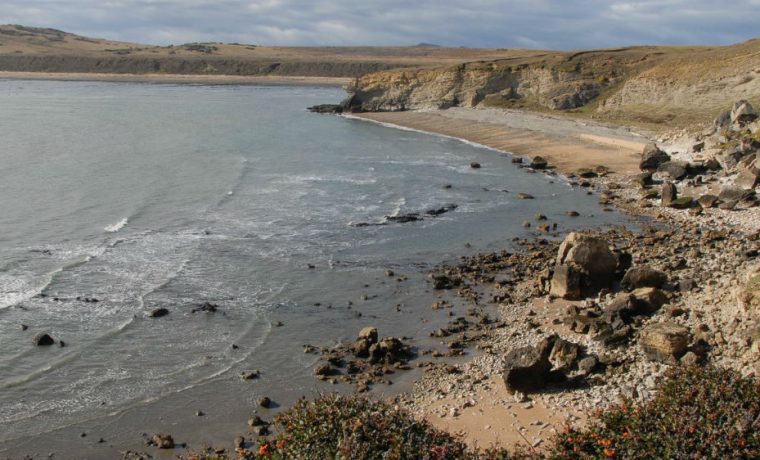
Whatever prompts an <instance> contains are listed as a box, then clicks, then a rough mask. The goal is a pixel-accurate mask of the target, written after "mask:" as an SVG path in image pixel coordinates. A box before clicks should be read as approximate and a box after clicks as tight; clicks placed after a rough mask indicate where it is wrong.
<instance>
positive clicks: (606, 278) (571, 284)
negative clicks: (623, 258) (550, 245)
mask: <svg viewBox="0 0 760 460" xmlns="http://www.w3.org/2000/svg"><path fill="white" fill-rule="evenodd" d="M617 264H618V261H617V258H616V257H615V255H614V254H613V253H612V251H611V250H610V247H609V245H608V244H607V242H606V241H605V240H603V239H602V238H599V237H596V236H591V235H584V234H582V233H576V232H573V233H570V234H569V235H567V237H566V238H565V240H564V241H563V242H562V244H561V245H560V247H559V252H558V254H557V260H556V265H555V267H554V274H553V276H552V281H551V288H550V294H551V295H553V296H555V297H562V298H565V299H578V298H580V296H582V295H584V294H592V295H593V294H595V293H596V292H598V290H599V289H601V288H604V287H608V286H609V285H610V284H611V282H612V281H613V279H614V277H615V271H616V268H617Z"/></svg>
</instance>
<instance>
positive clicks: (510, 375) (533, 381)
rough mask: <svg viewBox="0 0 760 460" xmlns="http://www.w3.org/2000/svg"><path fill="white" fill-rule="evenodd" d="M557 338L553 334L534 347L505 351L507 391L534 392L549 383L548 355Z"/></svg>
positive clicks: (549, 366) (549, 364)
mask: <svg viewBox="0 0 760 460" xmlns="http://www.w3.org/2000/svg"><path fill="white" fill-rule="evenodd" d="M557 338H558V337H557V336H556V335H553V336H551V337H548V338H545V339H544V340H542V341H541V342H540V343H539V344H538V345H537V346H535V347H531V346H527V347H521V348H517V349H515V350H512V351H510V352H509V353H507V356H506V358H505V360H504V374H503V377H504V384H505V385H506V386H507V391H509V392H510V393H514V392H516V391H520V392H522V393H534V392H536V391H537V390H540V389H542V388H544V387H545V386H546V385H547V384H548V383H549V381H550V377H551V369H552V363H551V361H549V356H550V355H551V352H552V349H553V348H554V342H555V341H556V340H557Z"/></svg>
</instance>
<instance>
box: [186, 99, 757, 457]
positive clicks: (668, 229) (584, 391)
mask: <svg viewBox="0 0 760 460" xmlns="http://www.w3.org/2000/svg"><path fill="white" fill-rule="evenodd" d="M447 112H448V111H447ZM470 112H472V113H470ZM478 112H479V110H478V109H457V110H456V111H452V112H448V114H442V113H438V112H432V113H431V112H407V113H405V114H407V115H405V116H403V117H399V116H396V115H394V114H391V115H393V116H391V115H385V114H361V115H364V116H356V114H351V115H348V116H346V118H349V119H358V120H362V121H369V122H374V123H380V124H383V125H386V126H391V127H394V128H397V129H402V130H412V131H420V132H424V133H428V134H432V135H440V136H444V137H448V138H454V139H457V140H460V141H463V142H467V143H470V144H475V145H477V146H479V147H483V148H487V149H490V150H496V151H498V152H502V153H506V154H512V155H516V156H522V157H525V156H532V155H533V154H536V153H538V152H541V153H539V154H541V155H542V156H544V157H545V158H546V159H547V160H549V163H550V164H551V165H552V166H555V167H556V169H555V170H556V172H558V173H560V174H565V175H570V176H573V175H574V174H575V173H576V172H577V171H578V169H580V168H594V167H596V166H599V165H604V163H597V160H598V158H599V157H598V156H597V155H598V154H599V152H600V151H602V150H603V149H602V148H600V147H599V145H606V146H607V148H614V149H616V151H617V152H623V154H622V155H621V156H623V158H622V159H618V160H619V162H618V163H616V164H619V165H620V166H618V167H616V168H613V171H612V173H611V174H610V175H609V176H603V177H598V178H591V179H588V182H589V184H588V188H587V190H589V191H591V190H593V193H594V194H595V195H598V196H599V197H600V204H604V205H609V206H611V207H614V208H615V209H617V210H619V211H620V212H622V213H624V214H625V215H627V216H631V217H633V218H651V219H652V220H653V223H654V224H656V225H657V226H658V227H657V228H656V229H654V228H644V229H642V230H641V231H636V232H633V231H625V230H615V229H613V230H607V231H601V230H593V233H594V234H599V235H601V236H602V237H604V238H607V239H608V241H610V242H611V245H612V246H614V247H616V248H621V249H622V250H625V251H628V252H629V253H631V254H632V256H633V260H634V261H635V262H636V263H635V265H649V264H651V265H652V266H654V267H656V268H658V269H662V270H663V271H666V272H667V274H668V275H669V277H670V279H671V281H672V282H673V285H674V287H673V290H672V291H670V290H669V291H668V295H670V296H672V297H671V298H670V299H669V300H670V302H669V303H668V304H666V305H664V306H663V307H662V308H661V309H660V310H659V311H657V312H655V313H654V314H652V315H651V316H647V317H645V318H644V319H643V321H642V325H640V326H637V327H646V326H647V325H649V324H655V323H657V322H675V323H677V324H679V325H681V326H683V327H686V328H688V329H689V330H690V331H691V332H692V333H693V334H694V336H697V335H698V334H701V336H700V337H703V338H704V340H705V342H709V343H710V345H711V347H712V349H711V351H710V354H709V356H710V359H711V362H714V363H716V364H719V365H722V366H727V367H732V368H735V369H738V370H740V371H741V372H743V373H746V372H747V371H748V369H749V368H752V367H753V366H755V364H754V363H755V362H756V361H757V357H755V353H756V352H755V351H754V348H752V347H751V344H748V343H746V341H745V339H744V337H745V334H746V333H747V332H748V330H749V329H750V326H751V325H753V324H754V323H755V320H754V318H750V317H748V316H747V314H746V312H742V311H737V309H736V307H735V301H734V299H735V297H734V294H733V291H734V288H735V287H736V285H737V284H738V280H739V279H740V277H741V276H742V275H743V273H744V272H745V271H746V270H747V269H748V268H749V267H750V266H751V264H752V258H753V257H749V258H743V259H736V260H732V257H733V255H734V254H738V253H739V252H745V253H749V251H753V250H755V251H756V250H757V248H758V247H760V244H758V241H760V239H758V235H759V234H758V232H759V231H760V219H757V218H756V217H755V216H757V215H758V213H757V211H758V209H760V208H757V207H755V208H749V209H744V208H742V209H741V210H738V211H732V210H722V209H706V210H704V214H702V215H695V214H693V213H690V212H689V211H686V210H674V209H671V208H667V207H661V206H659V205H658V199H657V198H652V197H648V198H647V197H642V196H641V194H640V192H639V186H638V184H636V182H635V181H634V180H633V176H634V175H635V174H636V173H638V172H639V170H638V161H639V152H636V151H635V148H636V147H638V146H639V145H641V146H643V143H642V144H638V143H636V140H637V139H638V136H636V135H631V137H630V138H627V137H626V136H625V135H623V133H622V132H621V135H619V136H618V135H611V133H610V132H609V131H607V130H610V129H613V131H614V128H609V127H606V126H603V125H594V126H589V125H588V124H582V123H575V122H568V123H571V124H572V125H575V126H570V125H568V126H563V127H560V128H558V127H557V125H556V124H555V122H556V119H554V118H552V117H547V116H538V115H535V114H530V113H518V114H515V113H511V112H508V113H507V115H510V114H511V115H512V117H511V119H509V120H505V121H503V123H502V124H501V125H500V124H499V123H498V120H494V119H493V117H494V116H495V115H498V114H496V113H494V112H491V111H486V112H485V115H483V113H478ZM431 116H432V117H431ZM479 117H480V118H485V119H487V120H488V121H483V122H480V123H481V125H482V126H485V131H475V132H474V134H472V132H471V133H470V134H469V135H467V137H465V136H461V137H460V136H454V135H452V134H450V133H454V132H461V131H468V129H469V127H472V126H473V125H474V124H477V123H478V121H477V118H479ZM505 118H510V117H505ZM537 118H541V119H543V120H544V121H543V122H541V121H539V122H538V123H536V124H534V125H533V128H532V129H530V130H526V131H527V132H523V133H522V134H520V141H519V142H518V141H511V140H510V139H509V136H510V135H511V134H513V133H514V132H515V131H517V130H518V129H519V128H517V127H515V126H514V124H516V123H520V122H524V123H533V122H534V121H535V119H537ZM391 119H394V121H395V122H399V121H402V122H407V124H409V125H413V126H406V125H404V124H402V123H393V122H390V121H387V120H391ZM441 119H443V121H446V122H448V123H449V124H450V125H451V126H448V127H445V129H444V128H440V126H441V123H442V120H441ZM410 120H411V121H410ZM431 120H432V122H431ZM457 120H460V121H461V120H464V123H460V126H459V127H456V126H453V125H456V124H457ZM420 128H431V129H429V130H426V129H420ZM433 129H435V130H433ZM549 129H553V130H554V133H553V134H552V135H548V134H547V132H548V131H549ZM621 129H622V128H621ZM439 131H445V132H439ZM557 132H560V133H564V134H565V135H568V136H571V137H570V138H568V139H569V141H568V142H567V144H568V145H566V146H565V147H564V148H563V149H562V150H561V151H560V152H557V151H556V149H555V147H556V145H558V143H560V142H562V141H561V139H562V137H561V135H560V134H557ZM568 133H569V134H568ZM641 140H643V139H641ZM510 142H513V143H511V144H510ZM497 145H500V146H503V145H513V146H514V148H510V149H504V148H499V147H497ZM533 147H538V148H539V149H543V150H538V151H534V150H531V148H533ZM544 151H545V152H546V153H544ZM634 152H635V156H634ZM526 172H531V170H528V171H526ZM536 172H541V171H536ZM575 185H578V184H575ZM644 190H646V189H644ZM737 216H738V217H737ZM737 219H738V221H737ZM549 222H550V223H551V221H549ZM534 225H538V222H535V223H534ZM753 225H754V226H753ZM732 227H736V229H733V228H732ZM753 232H754V233H753ZM565 233H566V232H565V231H562V236H564V234H565ZM715 234H718V235H719V236H718V237H716V236H715ZM752 235H754V236H753V237H752V238H751V236H752ZM545 237H546V234H542V233H540V232H536V233H535V235H534V236H533V237H531V238H530V239H526V240H524V242H523V243H524V249H525V252H526V253H530V252H531V251H534V252H540V256H537V257H536V258H535V260H534V262H533V265H530V264H529V263H528V262H526V261H524V260H521V259H518V262H519V263H518V265H517V266H516V267H517V268H519V269H520V270H525V273H523V274H521V275H520V276H519V277H518V280H517V281H509V282H501V281H499V280H498V278H497V277H498V276H500V275H503V274H502V273H501V272H499V271H498V270H494V268H493V267H492V266H490V265H489V263H486V262H484V261H482V260H477V259H476V257H477V256H475V257H473V259H472V260H470V261H469V262H467V263H469V264H470V267H473V268H475V270H473V271H472V272H473V273H475V272H477V273H479V276H481V277H480V278H478V277H473V278H468V277H467V276H468V275H467V273H468V272H466V271H465V272H462V273H463V275H462V276H463V278H464V279H465V280H466V283H467V288H468V290H466V291H464V292H462V291H461V290H460V292H457V291H454V290H452V291H448V290H446V291H440V296H439V298H440V299H441V300H446V301H449V302H450V301H452V300H454V301H457V302H465V303H466V304H470V303H471V301H472V299H473V297H471V296H472V291H478V292H482V295H481V296H480V298H481V300H483V301H485V302H488V303H489V305H488V307H489V308H491V307H495V309H497V310H498V312H497V316H498V321H501V322H503V323H504V324H506V325H507V326H505V327H501V328H481V329H478V328H474V329H471V330H470V329H468V330H466V331H465V332H464V334H472V337H471V340H470V341H469V343H468V352H467V354H466V355H465V356H464V357H463V358H458V359H457V360H456V361H455V362H454V363H453V364H452V361H451V360H446V359H443V360H432V361H431V360H430V359H429V357H425V356H418V357H417V358H416V359H415V360H414V361H412V362H411V364H413V365H414V364H417V365H418V366H417V367H422V368H423V371H424V374H423V375H422V377H420V378H419V379H417V380H416V382H415V383H414V389H413V390H411V391H410V392H408V393H405V394H402V395H399V396H395V397H392V398H390V401H392V402H394V403H396V404H398V405H400V406H401V407H403V408H406V409H407V410H408V411H409V412H411V413H412V414H413V415H415V416H417V417H420V418H423V419H425V420H427V421H429V422H430V423H431V424H433V425H434V426H435V427H437V428H439V429H442V430H444V431H448V432H450V433H452V434H455V435H457V436H459V437H460V438H461V439H463V440H464V441H465V442H466V443H467V444H468V445H470V446H471V447H479V448H486V447H490V446H499V447H506V448H515V447H516V446H522V447H525V448H528V449H539V450H540V449H541V447H542V446H543V445H545V443H546V442H547V441H548V440H549V439H550V438H551V436H552V435H553V433H557V432H559V430H560V428H561V427H562V425H563V424H564V423H566V422H569V423H573V424H574V425H575V426H578V425H582V424H583V423H585V421H586V420H587V417H588V413H589V412H590V411H591V410H593V409H598V408H602V407H607V406H608V405H609V404H613V403H615V402H616V401H617V400H618V399H619V398H620V397H629V396H630V397H634V398H646V397H649V396H651V395H652V394H653V393H654V392H656V391H657V386H658V384H659V381H660V379H661V377H662V375H663V374H664V373H665V371H666V370H667V369H668V368H669V366H670V365H669V364H664V363H659V362H652V361H651V360H650V359H649V358H648V357H647V356H646V355H645V353H644V351H643V349H642V348H641V346H640V345H639V343H638V338H639V336H638V335H636V334H634V335H633V336H632V338H631V342H630V346H628V347H626V349H624V350H620V349H607V348H605V347H604V346H602V345H600V344H599V343H598V342H596V341H594V340H593V339H592V338H591V336H590V335H587V334H582V333H578V332H576V331H574V330H572V327H570V326H569V325H568V324H566V323H565V320H564V318H565V317H564V314H565V311H567V310H568V308H572V307H577V308H586V307H587V306H588V302H591V303H595V304H598V305H603V304H604V303H606V302H609V301H610V300H611V299H613V296H614V295H615V293H614V292H613V293H611V294H610V295H609V296H602V295H600V296H599V297H597V298H596V299H586V300H584V301H566V300H563V299H554V298H551V296H549V295H548V294H546V293H542V292H541V291H540V288H537V287H536V283H537V282H538V283H539V284H540V283H542V282H543V281H540V279H541V277H542V276H544V275H542V273H541V270H539V269H538V268H545V267H548V266H551V264H552V261H553V260H554V258H555V256H556V252H557V246H558V242H556V241H555V242H551V243H549V245H548V246H546V245H545V244H544V243H541V241H542V240H544V239H545ZM463 238H464V236H463ZM690 239H693V241H690ZM529 240H530V241H529ZM701 247H709V248H710V249H708V250H707V251H705V252H704V253H699V250H700V248H701ZM752 248H755V249H752ZM493 254H497V253H496V252H494V253H493ZM482 255H483V256H486V255H488V256H490V255H491V254H482ZM680 255H683V257H682V258H681V256H680ZM681 259H682V260H683V264H685V266H681V261H680V260H681ZM459 268H461V267H459ZM441 269H443V270H449V271H452V270H453V271H455V270H457V269H458V268H457V267H456V266H446V265H442V267H441ZM489 275H494V279H491V280H488V279H487V278H488V276H489ZM537 280H538V281H537ZM685 281H691V282H692V283H694V286H693V287H691V288H683V287H681V285H682V284H683V283H682V282H685ZM421 284H422V287H425V285H426V283H424V282H422V283H421ZM537 289H539V290H537ZM505 294H506V295H507V298H508V299H510V300H509V301H503V300H498V301H493V299H497V298H498V297H495V296H503V295H505ZM620 294H622V291H621V293H620ZM474 298H475V299H476V301H475V302H474V303H475V305H476V306H477V304H478V301H477V299H478V298H479V297H478V296H477V295H476V296H475V297H474ZM488 299H491V300H490V301H489V300H488ZM491 304H495V305H491ZM679 309H680V310H681V312H680V313H679V312H678V311H679ZM692 313H693V314H692ZM468 314H469V313H468ZM737 317H740V318H741V321H742V323H743V324H740V325H736V324H733V320H734V319H735V318H737ZM703 326H704V327H706V328H707V330H708V331H712V332H710V333H709V334H708V333H705V331H703V330H702V329H700V328H702V327H703ZM716 332H718V333H721V332H722V335H720V336H719V337H716V336H717V334H716ZM549 333H556V334H558V335H559V336H560V337H561V338H563V339H567V340H569V341H572V342H573V343H579V344H581V345H582V346H584V347H586V349H587V350H588V351H589V353H594V354H595V355H599V356H600V357H601V356H602V355H603V354H604V355H607V358H609V360H608V362H609V364H607V363H605V365H606V366H609V369H611V371H609V375H608V373H603V374H601V375H599V374H594V376H593V379H594V380H593V385H591V386H590V387H586V388H550V390H551V391H547V392H545V393H543V392H542V393H537V394H531V395H529V396H525V397H523V396H514V395H512V394H510V393H509V392H507V390H506V388H505V385H504V382H503V381H502V379H501V373H500V369H502V368H503V358H504V356H505V355H506V354H507V353H508V352H509V351H510V350H512V349H514V348H515V347H519V346H531V345H535V343H536V342H537V341H538V340H540V338H542V337H544V336H546V335H547V334H549ZM515 334H517V335H515ZM710 334H712V335H710ZM457 338H459V335H458V334H454V335H452V337H450V338H448V339H446V340H447V341H449V340H451V341H453V340H452V339H454V340H456V339H457ZM442 343H443V341H442ZM713 357H714V359H713ZM607 358H605V359H607ZM425 362H427V364H429V365H424V364H426V363H425ZM757 369H760V366H759V367H757ZM409 375H410V374H409ZM244 428H245V427H241V429H244ZM231 437H232V436H230V438H231ZM255 439H256V437H255V436H254V437H253V440H254V441H255ZM190 447H193V448H195V447H198V446H190Z"/></svg>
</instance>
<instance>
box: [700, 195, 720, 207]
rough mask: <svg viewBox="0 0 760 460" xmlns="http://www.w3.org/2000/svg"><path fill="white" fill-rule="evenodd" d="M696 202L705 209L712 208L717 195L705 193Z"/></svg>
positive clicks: (715, 202)
mask: <svg viewBox="0 0 760 460" xmlns="http://www.w3.org/2000/svg"><path fill="white" fill-rule="evenodd" d="M697 202H698V203H699V205H700V206H702V207H703V208H705V209H707V208H714V207H715V205H716V204H717V203H718V197H717V196H715V195H710V194H706V195H702V196H700V197H699V199H698V200H697Z"/></svg>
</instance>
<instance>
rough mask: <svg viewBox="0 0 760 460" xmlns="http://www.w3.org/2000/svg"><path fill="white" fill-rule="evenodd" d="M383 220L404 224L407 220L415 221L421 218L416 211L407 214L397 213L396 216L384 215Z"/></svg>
mask: <svg viewBox="0 0 760 460" xmlns="http://www.w3.org/2000/svg"><path fill="white" fill-rule="evenodd" d="M385 220H387V221H388V222H393V223H396V224H405V223H407V222H417V221H418V220H422V217H420V215H419V214H417V213H416V212H410V213H408V214H399V215H398V216H385Z"/></svg>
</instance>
